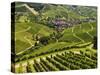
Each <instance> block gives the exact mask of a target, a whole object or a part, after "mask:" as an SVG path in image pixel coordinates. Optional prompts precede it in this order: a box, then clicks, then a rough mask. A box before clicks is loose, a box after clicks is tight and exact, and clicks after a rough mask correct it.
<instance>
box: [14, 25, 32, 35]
mask: <svg viewBox="0 0 100 75" xmlns="http://www.w3.org/2000/svg"><path fill="white" fill-rule="evenodd" d="M30 29H31V26H29V27H28V28H27V29H24V30H21V31H17V32H15V33H21V32H26V31H28V30H30Z"/></svg>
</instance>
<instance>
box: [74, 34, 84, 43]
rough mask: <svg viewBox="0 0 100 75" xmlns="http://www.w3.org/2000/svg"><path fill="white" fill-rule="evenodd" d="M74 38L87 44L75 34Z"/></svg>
mask: <svg viewBox="0 0 100 75" xmlns="http://www.w3.org/2000/svg"><path fill="white" fill-rule="evenodd" d="M73 36H74V37H76V38H77V39H79V40H80V41H82V42H83V43H84V42H85V41H84V40H83V39H81V38H80V37H78V36H77V35H76V34H73Z"/></svg>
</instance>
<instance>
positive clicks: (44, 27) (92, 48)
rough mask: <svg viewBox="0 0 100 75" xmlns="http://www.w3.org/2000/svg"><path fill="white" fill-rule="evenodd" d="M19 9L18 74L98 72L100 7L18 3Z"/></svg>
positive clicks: (14, 66) (16, 42)
mask: <svg viewBox="0 0 100 75" xmlns="http://www.w3.org/2000/svg"><path fill="white" fill-rule="evenodd" d="M15 9H16V10H15V12H16V14H15V40H14V41H15V49H14V48H13V49H14V50H15V53H13V52H12V54H15V57H16V58H15V59H14V60H13V61H12V63H13V64H12V70H14V68H15V72H16V73H27V72H48V71H62V70H79V69H94V68H97V21H96V20H97V19H96V18H97V16H96V13H97V9H96V7H88V6H72V5H55V4H38V5H37V4H36V3H35V4H30V3H23V2H22V3H19V2H17V3H16V6H15ZM12 40H13V39H12ZM14 64H15V65H14Z"/></svg>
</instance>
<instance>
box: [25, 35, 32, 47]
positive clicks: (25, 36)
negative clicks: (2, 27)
mask: <svg viewBox="0 0 100 75" xmlns="http://www.w3.org/2000/svg"><path fill="white" fill-rule="evenodd" d="M24 39H25V40H26V41H28V43H29V44H30V45H31V46H32V42H31V41H30V40H29V39H28V38H27V37H26V36H24Z"/></svg>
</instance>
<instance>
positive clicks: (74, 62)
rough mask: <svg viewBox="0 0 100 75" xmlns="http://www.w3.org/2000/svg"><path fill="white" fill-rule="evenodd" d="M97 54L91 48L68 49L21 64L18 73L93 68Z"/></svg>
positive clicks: (95, 65)
mask: <svg viewBox="0 0 100 75" xmlns="http://www.w3.org/2000/svg"><path fill="white" fill-rule="evenodd" d="M96 57H97V54H96V53H95V52H94V53H93V52H92V51H91V50H89V51H87V52H84V51H79V52H72V51H67V52H63V53H60V54H54V55H49V56H46V57H43V58H39V59H38V60H37V59H34V60H33V61H31V62H28V61H27V64H26V65H23V64H21V63H20V64H19V67H18V68H16V73H26V72H48V71H60V70H79V69H92V68H96V67H97V58H96Z"/></svg>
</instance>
